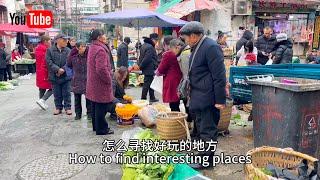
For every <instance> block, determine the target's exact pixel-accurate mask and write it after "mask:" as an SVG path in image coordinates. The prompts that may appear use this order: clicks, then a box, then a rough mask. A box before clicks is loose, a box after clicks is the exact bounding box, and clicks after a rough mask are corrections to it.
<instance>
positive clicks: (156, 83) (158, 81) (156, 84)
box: [150, 76, 163, 94]
mask: <svg viewBox="0 0 320 180" xmlns="http://www.w3.org/2000/svg"><path fill="white" fill-rule="evenodd" d="M150 88H151V89H153V90H155V91H156V92H158V93H160V94H162V88H163V77H162V76H155V77H154V79H153V81H152V83H151V86H150Z"/></svg>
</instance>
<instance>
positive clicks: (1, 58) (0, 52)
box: [0, 42, 8, 81]
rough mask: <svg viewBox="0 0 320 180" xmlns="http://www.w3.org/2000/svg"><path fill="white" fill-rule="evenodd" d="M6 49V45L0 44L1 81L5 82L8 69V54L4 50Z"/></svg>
mask: <svg viewBox="0 0 320 180" xmlns="http://www.w3.org/2000/svg"><path fill="white" fill-rule="evenodd" d="M4 48H5V44H4V43H2V42H1V43H0V81H4V80H5V78H4V77H5V73H6V71H7V70H6V69H7V56H8V54H7V53H6V52H5V50H4Z"/></svg>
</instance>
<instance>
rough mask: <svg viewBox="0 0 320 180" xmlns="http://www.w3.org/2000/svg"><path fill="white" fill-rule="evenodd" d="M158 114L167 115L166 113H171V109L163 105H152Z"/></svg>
mask: <svg viewBox="0 0 320 180" xmlns="http://www.w3.org/2000/svg"><path fill="white" fill-rule="evenodd" d="M152 106H153V107H154V108H155V109H156V110H157V111H158V112H159V113H167V112H170V111H171V109H170V108H169V107H168V106H166V105H164V104H162V103H156V104H153V105H152Z"/></svg>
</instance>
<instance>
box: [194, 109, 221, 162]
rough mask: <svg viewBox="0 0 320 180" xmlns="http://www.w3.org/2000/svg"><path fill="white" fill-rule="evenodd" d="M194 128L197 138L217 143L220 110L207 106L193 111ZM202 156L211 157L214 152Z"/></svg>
mask: <svg viewBox="0 0 320 180" xmlns="http://www.w3.org/2000/svg"><path fill="white" fill-rule="evenodd" d="M194 112H195V114H196V122H195V124H196V126H197V127H196V128H197V133H198V136H199V137H200V139H201V140H203V141H211V140H213V141H217V138H218V123H219V120H220V110H219V109H217V108H216V107H214V106H209V107H207V108H204V109H202V110H195V111H194ZM204 155H207V156H212V155H214V152H211V151H207V152H204Z"/></svg>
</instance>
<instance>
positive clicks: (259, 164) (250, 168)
mask: <svg viewBox="0 0 320 180" xmlns="http://www.w3.org/2000/svg"><path fill="white" fill-rule="evenodd" d="M247 156H251V160H252V163H251V164H246V165H245V166H244V172H245V179H246V180H269V179H273V177H271V176H269V175H266V174H265V173H264V172H263V171H262V170H261V168H265V167H266V166H267V165H268V164H273V165H274V166H276V167H278V168H292V167H296V166H297V165H298V164H299V163H300V162H301V161H302V160H303V159H305V160H307V161H308V165H310V166H311V167H312V168H314V163H317V161H318V159H316V158H314V157H311V156H309V155H306V154H302V153H300V152H296V151H293V150H292V149H281V148H275V147H267V146H264V147H259V148H255V149H252V150H250V151H249V152H248V153H247Z"/></svg>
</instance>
